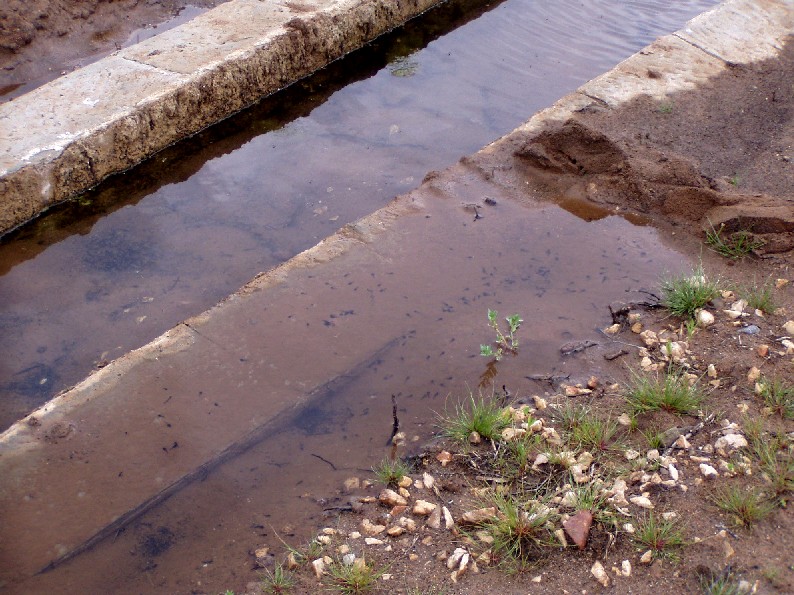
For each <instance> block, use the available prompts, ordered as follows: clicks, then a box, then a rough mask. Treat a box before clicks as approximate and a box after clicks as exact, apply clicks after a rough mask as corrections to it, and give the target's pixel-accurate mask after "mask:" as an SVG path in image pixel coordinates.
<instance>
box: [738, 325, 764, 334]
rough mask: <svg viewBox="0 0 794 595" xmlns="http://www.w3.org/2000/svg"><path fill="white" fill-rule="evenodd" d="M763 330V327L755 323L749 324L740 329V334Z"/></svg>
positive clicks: (755, 332)
mask: <svg viewBox="0 0 794 595" xmlns="http://www.w3.org/2000/svg"><path fill="white" fill-rule="evenodd" d="M760 332H761V329H760V328H758V326H756V325H755V324H748V325H747V326H745V327H742V328H740V329H739V334H740V335H757V334H758V333H760Z"/></svg>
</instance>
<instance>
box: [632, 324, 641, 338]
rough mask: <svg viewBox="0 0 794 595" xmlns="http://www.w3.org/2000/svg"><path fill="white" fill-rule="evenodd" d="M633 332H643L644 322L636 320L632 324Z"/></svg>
mask: <svg viewBox="0 0 794 595" xmlns="http://www.w3.org/2000/svg"><path fill="white" fill-rule="evenodd" d="M631 332H632V333H635V334H637V335H639V334H640V333H641V332H642V323H641V322H635V323H634V324H632V325H631Z"/></svg>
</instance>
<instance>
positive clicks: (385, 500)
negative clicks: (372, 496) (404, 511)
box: [378, 488, 408, 506]
mask: <svg viewBox="0 0 794 595" xmlns="http://www.w3.org/2000/svg"><path fill="white" fill-rule="evenodd" d="M378 500H379V501H380V503H381V504H385V505H386V506H400V505H402V506H405V505H406V504H408V500H406V499H405V498H404V497H403V496H401V495H400V494H398V493H397V492H395V491H394V490H390V489H388V488H387V489H385V490H382V491H381V493H380V494H379V495H378Z"/></svg>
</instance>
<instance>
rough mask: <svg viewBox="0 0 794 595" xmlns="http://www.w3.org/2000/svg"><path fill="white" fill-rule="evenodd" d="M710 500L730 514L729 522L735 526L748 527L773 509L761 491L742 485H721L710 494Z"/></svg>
mask: <svg viewBox="0 0 794 595" xmlns="http://www.w3.org/2000/svg"><path fill="white" fill-rule="evenodd" d="M711 501H712V502H713V503H714V505H715V506H716V507H717V508H719V509H720V510H722V511H723V512H727V513H728V514H729V515H730V518H731V523H732V524H733V525H734V526H736V527H750V526H751V525H754V524H755V523H757V522H758V521H761V520H763V519H764V518H766V517H767V516H768V515H769V514H770V513H771V512H772V510H773V509H774V506H773V505H772V503H771V502H770V501H769V499H768V498H767V497H766V496H765V495H764V494H763V493H762V492H760V491H759V490H757V489H755V488H753V489H747V488H746V487H743V486H729V487H723V488H721V489H719V490H717V491H716V492H715V493H714V494H713V495H712V496H711Z"/></svg>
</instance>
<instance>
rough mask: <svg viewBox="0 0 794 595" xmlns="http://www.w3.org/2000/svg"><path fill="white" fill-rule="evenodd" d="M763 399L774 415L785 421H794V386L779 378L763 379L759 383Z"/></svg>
mask: <svg viewBox="0 0 794 595" xmlns="http://www.w3.org/2000/svg"><path fill="white" fill-rule="evenodd" d="M758 385H759V387H760V389H761V392H760V394H761V398H762V399H763V400H764V403H765V404H766V406H767V407H769V408H770V409H771V410H772V412H773V413H776V414H778V415H780V416H781V417H782V418H783V419H794V386H791V385H787V384H786V383H785V382H783V381H782V380H779V379H777V378H772V379H768V378H763V379H761V380H760V381H759V383H758Z"/></svg>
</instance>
